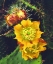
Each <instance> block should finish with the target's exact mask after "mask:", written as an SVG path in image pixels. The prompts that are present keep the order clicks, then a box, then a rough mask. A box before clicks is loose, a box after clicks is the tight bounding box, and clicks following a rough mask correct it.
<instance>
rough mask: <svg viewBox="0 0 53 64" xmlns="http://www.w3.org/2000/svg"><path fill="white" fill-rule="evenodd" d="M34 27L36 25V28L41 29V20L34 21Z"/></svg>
mask: <svg viewBox="0 0 53 64" xmlns="http://www.w3.org/2000/svg"><path fill="white" fill-rule="evenodd" d="M32 26H33V27H35V29H37V30H39V26H40V21H33V25H32Z"/></svg>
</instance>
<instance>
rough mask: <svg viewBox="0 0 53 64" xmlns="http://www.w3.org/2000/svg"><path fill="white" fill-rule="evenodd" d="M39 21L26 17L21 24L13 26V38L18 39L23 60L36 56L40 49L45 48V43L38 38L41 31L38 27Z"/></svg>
mask: <svg viewBox="0 0 53 64" xmlns="http://www.w3.org/2000/svg"><path fill="white" fill-rule="evenodd" d="M39 25H40V22H39V21H33V22H31V20H29V19H27V20H22V21H21V24H17V25H15V26H14V33H15V35H16V37H15V39H17V40H18V44H19V45H20V51H21V52H22V58H24V59H25V60H28V59H33V58H38V56H39V53H40V52H41V51H44V50H46V47H44V46H45V45H47V43H46V42H45V41H44V40H43V39H42V38H40V37H41V34H42V33H43V32H42V31H40V28H39Z"/></svg>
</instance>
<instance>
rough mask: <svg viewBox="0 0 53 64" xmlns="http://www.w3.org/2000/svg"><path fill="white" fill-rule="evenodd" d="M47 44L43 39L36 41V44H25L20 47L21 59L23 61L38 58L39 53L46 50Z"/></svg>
mask: <svg viewBox="0 0 53 64" xmlns="http://www.w3.org/2000/svg"><path fill="white" fill-rule="evenodd" d="M45 45H47V43H46V42H45V41H44V40H43V39H41V38H40V39H38V43H37V44H32V43H27V44H26V45H25V46H23V47H22V50H21V51H22V58H24V59H25V60H28V59H33V58H38V56H39V54H40V52H41V51H44V50H46V47H44V46H45Z"/></svg>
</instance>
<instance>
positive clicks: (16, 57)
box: [0, 47, 42, 64]
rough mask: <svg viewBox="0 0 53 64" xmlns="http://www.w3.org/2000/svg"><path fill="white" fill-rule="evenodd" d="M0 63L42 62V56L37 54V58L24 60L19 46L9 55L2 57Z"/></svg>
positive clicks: (30, 63)
mask: <svg viewBox="0 0 53 64" xmlns="http://www.w3.org/2000/svg"><path fill="white" fill-rule="evenodd" d="M0 64H42V58H41V55H39V57H38V58H37V59H33V60H27V61H26V60H24V59H23V58H22V55H21V52H20V51H19V47H17V48H16V49H15V50H14V51H13V52H12V53H11V54H10V55H8V56H6V57H4V58H2V59H1V60H0Z"/></svg>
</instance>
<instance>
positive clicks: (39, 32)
mask: <svg viewBox="0 0 53 64" xmlns="http://www.w3.org/2000/svg"><path fill="white" fill-rule="evenodd" d="M41 34H43V32H41V31H39V30H38V31H37V32H36V38H40V37H41Z"/></svg>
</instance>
